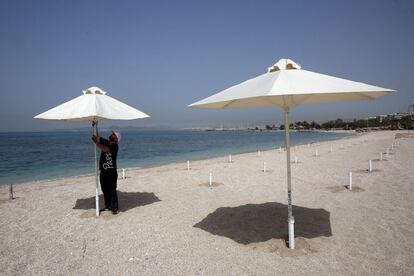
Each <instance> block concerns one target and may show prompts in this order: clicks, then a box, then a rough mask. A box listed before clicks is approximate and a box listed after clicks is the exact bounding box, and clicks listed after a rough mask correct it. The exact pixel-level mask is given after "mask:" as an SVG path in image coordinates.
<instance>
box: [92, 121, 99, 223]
mask: <svg viewBox="0 0 414 276" xmlns="http://www.w3.org/2000/svg"><path fill="white" fill-rule="evenodd" d="M92 126H93V135H97V133H98V130H97V127H98V121H93V123H92ZM94 145H95V147H94V148H95V184H96V186H95V205H96V216H97V217H99V181H98V158H97V153H96V152H97V146H96V144H95V143H94Z"/></svg>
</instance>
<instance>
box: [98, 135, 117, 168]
mask: <svg viewBox="0 0 414 276" xmlns="http://www.w3.org/2000/svg"><path fill="white" fill-rule="evenodd" d="M99 143H101V144H102V145H104V146H107V147H109V152H103V151H102V152H101V157H100V159H99V170H100V171H101V172H116V169H117V167H116V157H117V155H118V144H111V143H109V141H108V140H106V139H104V138H101V139H100V140H99Z"/></svg>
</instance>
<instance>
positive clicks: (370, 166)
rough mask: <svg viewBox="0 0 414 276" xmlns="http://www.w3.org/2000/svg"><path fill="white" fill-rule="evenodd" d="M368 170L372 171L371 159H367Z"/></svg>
mask: <svg viewBox="0 0 414 276" xmlns="http://www.w3.org/2000/svg"><path fill="white" fill-rule="evenodd" d="M368 171H369V172H372V161H371V159H370V160H369V168H368Z"/></svg>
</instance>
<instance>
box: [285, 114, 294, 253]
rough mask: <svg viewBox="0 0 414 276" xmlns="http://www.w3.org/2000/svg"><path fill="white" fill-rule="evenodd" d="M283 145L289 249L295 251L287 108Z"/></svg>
mask: <svg viewBox="0 0 414 276" xmlns="http://www.w3.org/2000/svg"><path fill="white" fill-rule="evenodd" d="M285 144H286V168H287V190H288V229H289V248H290V249H295V218H294V217H293V215H292V181H291V171H290V136H289V108H286V109H285Z"/></svg>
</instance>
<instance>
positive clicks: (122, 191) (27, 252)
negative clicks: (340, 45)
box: [0, 131, 414, 275]
mask: <svg viewBox="0 0 414 276" xmlns="http://www.w3.org/2000/svg"><path fill="white" fill-rule="evenodd" d="M400 133H401V134H404V133H403V132H400ZM396 134H397V139H395V137H396ZM394 141H396V142H397V147H396V148H395V150H394V151H392V152H390V154H388V155H387V154H384V159H385V160H383V161H380V160H379V152H380V151H383V152H385V151H386V148H387V147H389V148H391V144H392V143H393V142H394ZM331 146H332V149H333V151H332V152H330V148H331ZM315 150H318V153H319V156H317V157H316V156H314V155H315ZM294 156H297V157H298V161H299V162H298V163H295V164H292V176H293V179H292V185H293V204H294V208H293V212H294V216H295V220H296V223H295V232H296V240H295V241H296V249H295V250H290V249H288V248H287V247H286V235H287V221H286V220H287V207H286V203H287V191H286V164H285V162H286V161H285V153H284V152H282V153H279V152H278V150H276V149H275V150H269V151H261V154H260V156H258V154H257V152H254V153H247V154H233V155H232V159H233V162H232V163H228V156H227V155H226V156H223V157H220V158H214V159H209V160H201V161H192V162H191V169H190V170H189V171H188V170H187V163H186V160H183V163H180V164H170V165H166V166H161V167H154V168H148V169H141V170H136V171H128V172H127V178H126V179H120V180H119V181H118V186H119V188H118V190H119V200H120V210H121V212H120V214H118V215H116V216H113V215H112V214H111V213H109V212H103V213H102V214H101V216H100V217H99V218H96V217H95V210H94V207H95V205H94V178H93V177H90V176H88V177H77V178H68V179H62V180H54V181H45V182H38V183H27V184H24V185H17V186H15V195H16V197H17V198H16V199H14V200H8V189H7V187H2V188H0V220H1V225H0V244H1V246H0V274H1V275H48V274H57V275H68V274H69V275H91V274H94V275H96V274H110V275H279V274H281V275H287V274H289V275H312V274H313V275H414V172H413V169H414V165H413V164H414V137H413V136H411V137H407V136H406V135H398V133H397V132H391V131H388V132H375V133H367V134H362V135H356V136H353V137H351V138H346V139H342V140H337V141H333V142H323V143H317V144H312V145H310V146H308V145H302V146H296V147H295V148H294V150H292V160H293V159H294ZM369 159H371V160H373V162H372V164H373V171H372V172H371V173H369V172H367V169H368V160H369ZM263 162H266V167H267V171H266V172H263V171H262V169H263ZM349 171H352V172H353V190H352V191H349V190H347V189H346V188H345V187H344V186H345V185H347V183H348V173H349ZM210 172H212V174H213V186H212V187H210V186H209V184H208V183H209V173H210ZM101 200H102V198H101ZM101 203H102V201H101Z"/></svg>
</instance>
